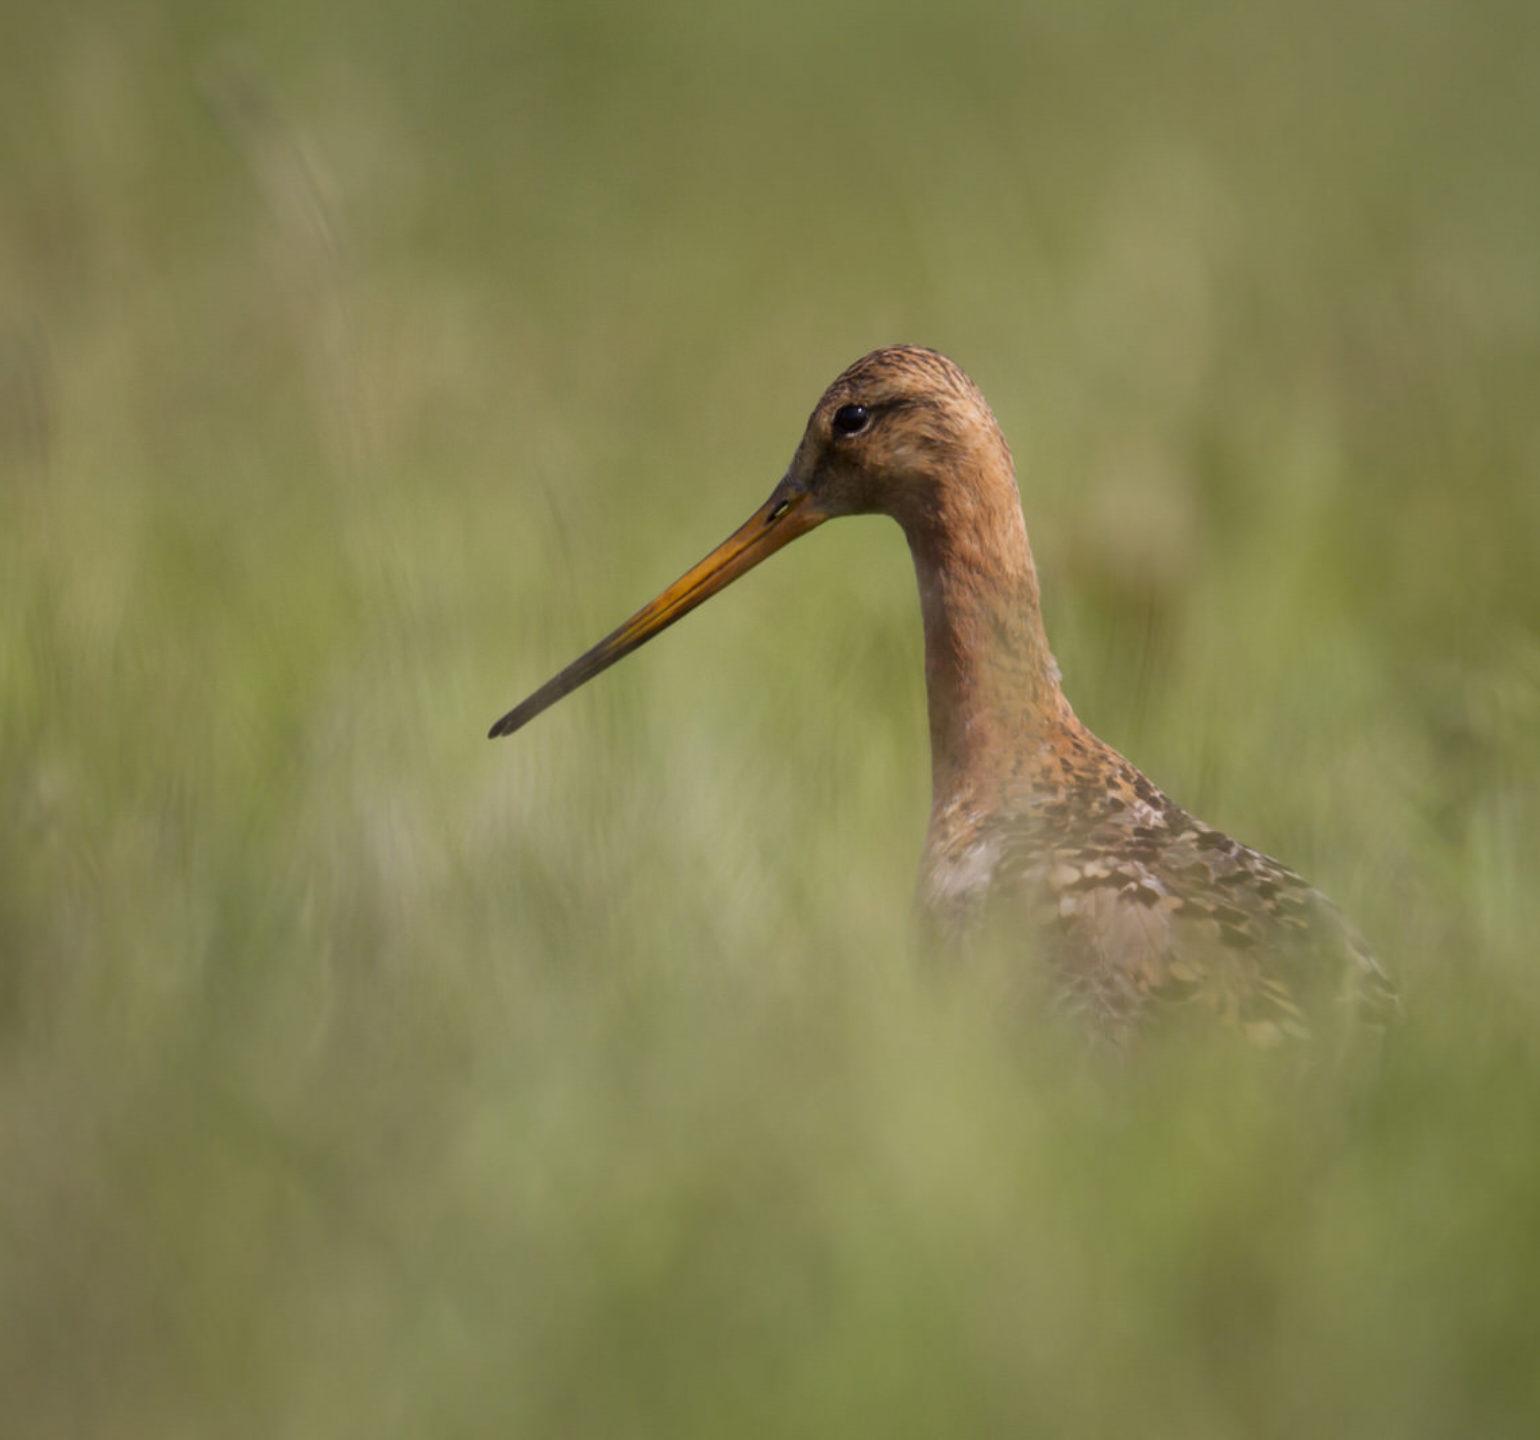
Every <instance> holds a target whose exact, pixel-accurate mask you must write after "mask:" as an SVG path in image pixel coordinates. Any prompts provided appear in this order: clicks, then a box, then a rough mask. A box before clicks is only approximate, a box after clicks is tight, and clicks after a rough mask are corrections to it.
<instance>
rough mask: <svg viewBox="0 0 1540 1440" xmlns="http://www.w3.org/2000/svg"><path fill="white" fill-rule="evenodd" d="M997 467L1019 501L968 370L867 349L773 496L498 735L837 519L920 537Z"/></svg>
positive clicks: (825, 404) (963, 503)
mask: <svg viewBox="0 0 1540 1440" xmlns="http://www.w3.org/2000/svg"><path fill="white" fill-rule="evenodd" d="M991 475H994V476H1003V477H1004V478H1005V481H1006V482H1007V489H1008V491H1009V494H1010V497H1011V505H1012V506H1014V503H1015V500H1014V497H1015V486H1014V482H1013V481H1012V480H1011V461H1010V453H1009V451H1008V450H1007V449H1006V446H1005V441H1004V439H1003V438H1002V436H1001V434H1000V429H999V426H998V425H996V423H995V418H994V416H993V415H992V414H991V413H990V409H989V406H988V404H987V403H986V402H985V400H984V397H983V395H982V394H980V392H979V390H978V387H977V386H976V385H974V383H973V382H972V381H971V380H970V379H969V378H968V377H967V375H966V374H964V372H963V371H962V369H961V368H960V367H959V366H957V365H955V364H953V362H952V361H950V360H948V359H947V358H946V357H945V356H944V355H940V354H938V353H937V352H936V351H934V350H927V349H923V348H921V347H919V346H914V345H894V346H889V347H888V348H886V349H882V350H874V351H872V352H871V354H869V355H864V356H862V358H861V359H859V360H857V361H856V362H855V364H854V365H852V366H850V368H849V369H847V370H846V371H845V372H844V373H843V374H841V375H840V376H839V378H838V379H836V380H835V381H834V383H833V384H832V385H830V386H829V388H828V389H827V390H826V391H824V393H823V397H822V398H821V399H820V400H819V402H818V404H817V405H816V406H815V407H814V409H813V413H812V415H810V416H809V417H808V422H807V428H806V430H805V431H804V432H803V435H802V440H801V442H800V443H799V444H798V446H797V451H796V454H795V455H794V456H793V457H792V462H791V465H790V467H789V468H788V469H787V471H786V474H785V476H784V478H783V479H782V480H781V482H780V484H779V485H777V486H776V487H775V489H774V490H773V491H771V493H770V497H769V499H767V500H766V501H765V503H764V504H763V505H761V506H760V507H759V509H758V510H756V511H755V512H754V514H753V515H751V516H750V517H749V518H748V520H746V521H745V522H744V523H743V524H742V525H741V526H739V527H738V529H737V530H735V531H734V532H733V533H732V534H731V535H729V536H728V538H727V539H726V540H724V541H723V542H722V543H721V544H720V545H719V546H717V548H716V549H715V550H713V551H712V552H711V554H709V555H708V556H706V558H705V559H704V560H702V561H701V562H700V563H699V564H698V565H696V566H695V567H694V568H693V569H691V570H688V571H687V572H686V573H685V574H683V575H682V576H680V577H679V579H678V580H676V581H675V582H674V583H673V584H672V585H670V586H669V587H668V588H667V589H666V590H664V591H663V592H662V593H661V594H659V595H658V596H657V597H656V598H655V599H654V600H652V601H650V602H649V603H648V604H646V605H644V606H643V607H642V608H641V609H640V610H638V611H637V612H636V614H635V615H633V616H632V617H631V618H630V619H629V620H627V621H626V622H625V624H624V625H622V626H620V627H619V628H618V629H617V630H615V631H613V632H612V633H611V634H610V635H608V636H606V637H605V638H604V639H603V640H601V641H600V642H599V643H598V644H597V645H595V646H594V647H593V649H591V650H589V651H587V652H586V653H585V654H583V655H581V656H579V657H578V658H577V659H576V660H574V661H573V662H572V664H570V665H569V666H567V668H566V669H565V670H563V671H562V672H561V673H560V674H558V675H556V676H554V677H553V678H552V679H550V680H549V681H547V682H546V683H545V684H544V685H543V686H541V687H540V689H539V690H537V691H535V693H534V694H533V695H531V696H529V698H528V699H526V700H524V701H523V702H522V703H521V704H519V705H518V706H516V707H515V708H514V709H512V710H510V711H509V712H508V713H507V714H506V715H504V716H503V718H502V719H501V720H499V721H498V722H497V723H496V724H495V725H494V726H493V727H492V729H491V732H490V734H491V736H492V737H493V738H496V737H497V736H500V735H509V734H512V733H513V732H514V731H515V730H517V729H519V728H520V727H521V726H523V725H525V724H527V723H528V722H529V721H530V720H533V719H534V718H535V716H536V715H538V714H540V712H541V711H543V710H545V709H547V708H549V707H550V706H551V705H554V704H555V703H556V701H558V700H560V699H561V698H562V697H563V696H564V695H568V694H570V693H571V692H572V691H573V690H575V689H577V688H578V686H580V685H582V684H584V683H585V682H587V681H588V680H591V679H592V678H593V677H594V676H595V675H598V674H599V673H600V672H601V671H603V670H606V669H608V668H609V667H610V666H611V665H613V664H614V663H615V662H616V661H617V660H619V659H621V658H623V657H624V656H626V655H629V654H630V653H631V652H632V651H633V650H635V649H637V648H638V647H639V646H641V645H644V644H645V643H646V642H647V641H648V640H650V639H651V638H652V637H653V636H654V635H656V634H658V633H659V632H660V631H662V630H664V629H666V628H667V627H668V626H669V625H672V624H673V623H674V621H676V620H678V619H681V618H682V617H683V616H685V615H687V614H688V613H689V612H690V611H691V610H693V609H694V608H695V607H696V606H697V605H700V604H702V603H703V602H704V601H706V600H709V599H710V598H711V596H713V595H715V594H716V593H717V592H718V591H719V590H722V589H725V588H726V587H727V586H728V585H730V584H731V583H732V582H733V581H734V580H736V579H737V578H738V577H739V576H740V575H743V574H745V573H746V572H748V571H749V570H752V569H753V568H754V566H756V565H758V564H759V562H760V561H761V560H764V559H767V558H768V557H769V556H771V555H773V554H774V553H775V552H776V551H777V550H779V549H781V548H782V547H783V546H785V545H788V544H790V542H791V541H793V540H795V539H796V538H797V537H798V536H799V535H805V534H806V533H807V532H808V531H809V530H812V529H814V528H815V527H817V526H819V525H821V524H822V523H823V522H824V521H825V520H832V519H835V518H836V517H838V516H841V515H869V514H883V515H891V516H892V517H893V518H894V519H895V520H897V521H898V522H899V523H900V524H901V525H902V526H903V527H904V528H905V530H906V531H908V532H910V534H911V535H913V534H914V533H916V532H917V531H923V530H924V529H926V528H927V527H929V526H942V525H945V524H946V523H947V521H948V517H949V516H955V514H956V513H957V512H958V511H959V510H960V509H966V508H968V507H970V506H972V505H974V504H976V503H977V502H978V501H979V500H980V499H981V498H982V496H983V495H984V493H985V491H986V490H987V488H988V487H987V484H986V481H987V477H990V476H991ZM1015 514H1016V516H1017V519H1018V523H1019V514H1020V512H1019V510H1017V511H1015Z"/></svg>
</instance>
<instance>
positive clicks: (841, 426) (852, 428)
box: [834, 405, 872, 435]
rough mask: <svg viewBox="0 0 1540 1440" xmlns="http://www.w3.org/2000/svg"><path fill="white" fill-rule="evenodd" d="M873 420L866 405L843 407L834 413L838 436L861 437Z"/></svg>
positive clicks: (835, 428)
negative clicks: (869, 421)
mask: <svg viewBox="0 0 1540 1440" xmlns="http://www.w3.org/2000/svg"><path fill="white" fill-rule="evenodd" d="M871 418H872V415H871V411H869V410H868V409H867V408H866V406H864V405H841V406H840V408H839V409H838V410H836V411H835V412H834V430H835V433H836V434H838V435H859V434H860V433H861V431H863V430H864V429H866V422H867V421H868V420H870V419H871Z"/></svg>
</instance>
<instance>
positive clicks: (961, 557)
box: [899, 466, 1074, 822]
mask: <svg viewBox="0 0 1540 1440" xmlns="http://www.w3.org/2000/svg"><path fill="white" fill-rule="evenodd" d="M947 492H948V493H946V494H944V495H943V496H942V498H941V500H940V503H938V504H937V505H935V506H934V507H933V508H930V509H929V510H928V511H927V513H925V514H924V515H923V516H912V517H907V518H900V522H899V523H900V524H902V525H903V527H904V532H905V535H906V536H907V538H908V541H909V550H910V554H911V555H912V556H913V558H914V570H915V579H916V581H917V582H918V585H919V591H920V611H921V614H922V616H923V619H924V623H925V688H926V699H927V703H928V708H929V712H930V744H931V790H932V819H933V822H935V821H936V820H939V819H940V817H941V816H942V815H943V813H945V812H948V811H949V810H951V809H954V808H955V807H956V806H957V805H959V804H961V805H964V806H966V805H969V804H971V803H973V802H974V801H983V802H990V803H998V800H999V798H1000V795H1001V792H1002V790H1009V789H1011V788H1013V787H1014V786H1015V785H1016V784H1018V783H1022V782H1024V781H1025V780H1026V779H1027V777H1026V776H1025V775H1024V774H1023V760H1024V759H1025V758H1026V757H1027V756H1029V755H1030V754H1031V752H1032V748H1033V747H1031V746H1030V743H1029V742H1030V741H1031V740H1032V739H1033V738H1034V737H1035V736H1036V737H1041V738H1043V739H1047V738H1048V737H1049V736H1050V735H1051V734H1052V733H1053V732H1054V731H1055V730H1056V729H1061V728H1063V727H1064V726H1065V725H1066V724H1073V723H1074V719H1073V714H1072V712H1071V711H1070V709H1069V706H1068V704H1067V702H1066V701H1065V700H1064V696H1063V693H1062V691H1061V690H1060V689H1059V670H1058V666H1057V665H1056V664H1055V662H1054V658H1053V655H1052V653H1051V652H1050V650H1049V648H1048V639H1047V635H1046V634H1045V632H1044V630H1043V619H1042V610H1041V606H1040V602H1039V595H1038V584H1037V570H1036V567H1035V566H1034V564H1033V562H1032V551H1031V547H1030V546H1029V545H1028V543H1027V530H1026V525H1025V522H1024V521H1023V519H1022V515H1021V502H1020V500H1019V498H1018V496H1017V492H1016V484H1015V479H1014V476H1013V475H1011V474H1010V472H1009V469H1008V468H1007V469H1006V470H1005V471H1004V473H1001V471H1000V469H999V468H998V467H996V466H990V467H987V468H985V467H981V468H980V470H979V471H978V473H976V474H973V475H958V476H956V477H955V483H952V484H949V485H948V486H947Z"/></svg>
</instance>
